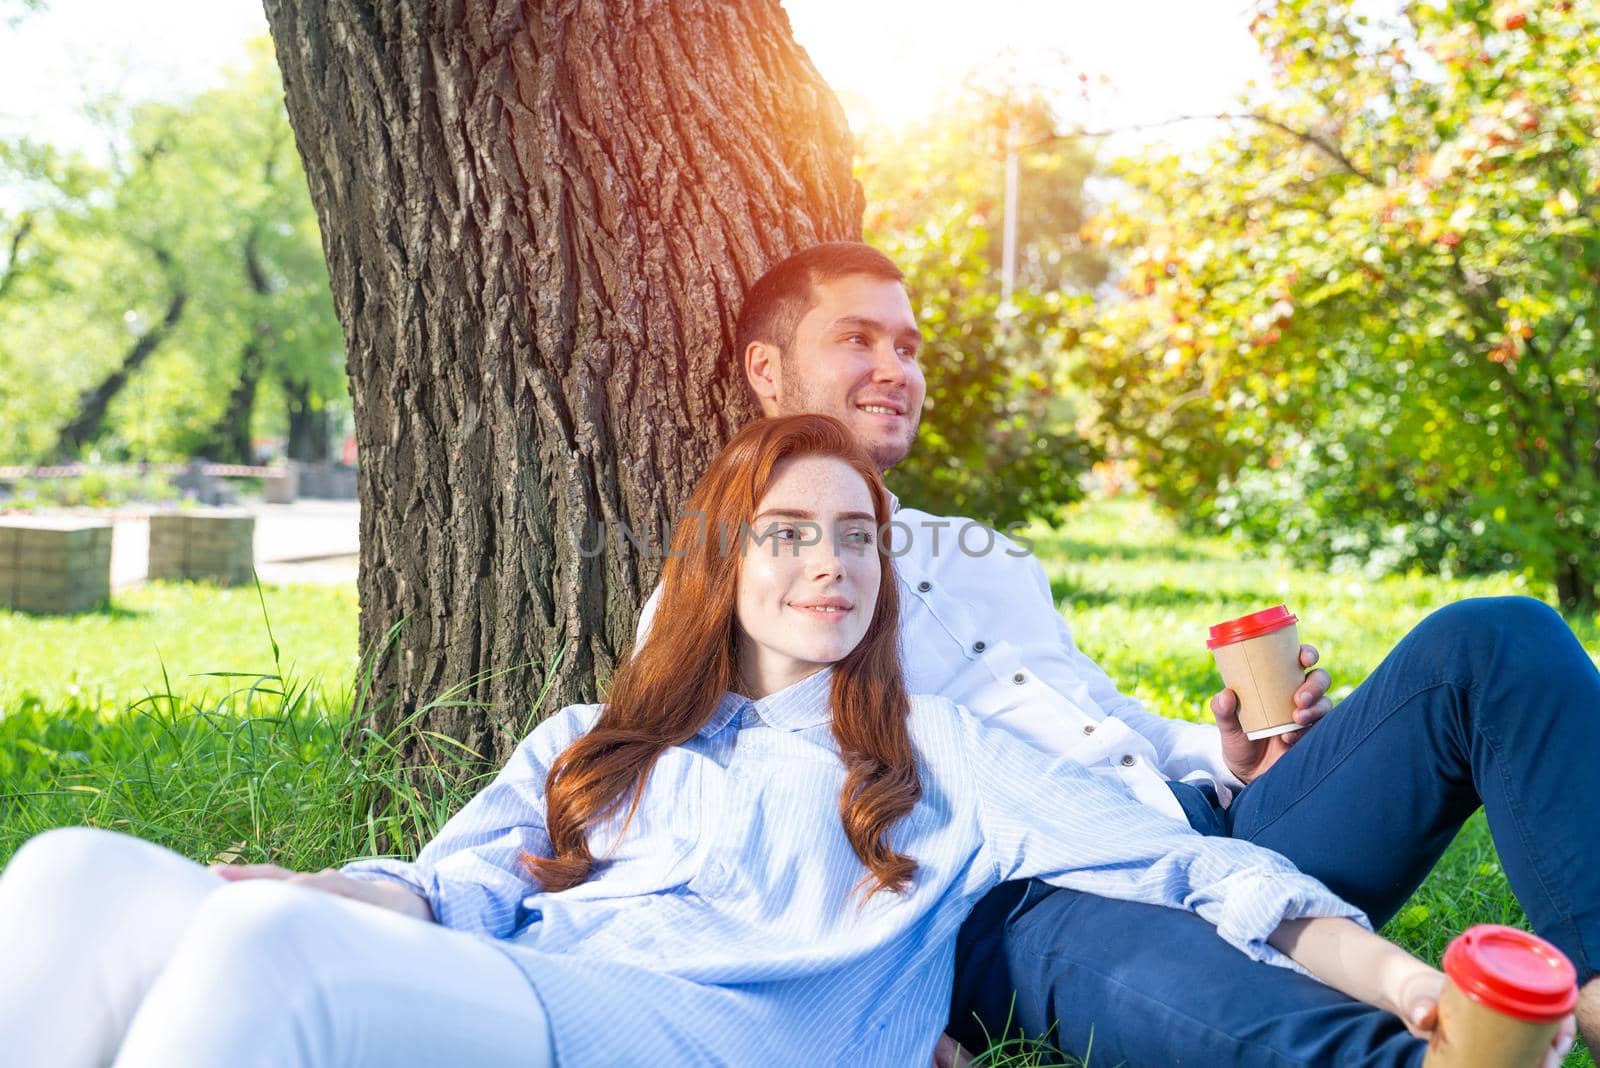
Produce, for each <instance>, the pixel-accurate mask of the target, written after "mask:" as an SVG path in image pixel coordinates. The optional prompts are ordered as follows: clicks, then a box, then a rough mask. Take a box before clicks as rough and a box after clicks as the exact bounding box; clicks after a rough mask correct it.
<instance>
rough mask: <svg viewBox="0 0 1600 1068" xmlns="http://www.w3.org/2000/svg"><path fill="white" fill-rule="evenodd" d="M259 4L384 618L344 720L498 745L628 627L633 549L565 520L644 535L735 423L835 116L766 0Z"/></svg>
mask: <svg viewBox="0 0 1600 1068" xmlns="http://www.w3.org/2000/svg"><path fill="white" fill-rule="evenodd" d="M266 11H267V18H268V21H269V23H270V25H271V30H272V36H273V38H274V40H275V42H276V45H277V51H278V60H279V63H280V65H281V67H282V69H283V74H284V85H285V89H286V95H287V102H288V109H289V117H290V120H291V123H292V125H293V127H294V130H295V136H296V140H297V143H298V146H299V150H300V153H301V156H302V157H303V159H304V161H305V165H306V172H307V175H308V179H309V183H310V187H311V196H312V201H313V203H314V204H315V206H316V209H317V213H318V218H319V220H320V222H321V225H322V234H323V243H324V251H325V253H326V255H327V259H328V266H329V272H330V276H331V283H332V287H333V296H334V301H335V306H336V308H337V310H338V314H339V318H340V320H341V322H342V324H343V327H344V332H345V344H346V354H347V360H348V371H349V374H350V382H351V392H352V395H353V398H354V404H355V423H356V438H357V442H358V445H359V448H360V454H361V475H360V480H361V481H360V485H361V499H362V520H361V570H360V579H359V585H360V598H361V641H362V643H363V647H364V648H366V649H369V650H370V649H372V648H373V647H374V646H377V645H379V644H380V643H382V642H383V640H384V639H385V636H386V634H387V633H388V632H389V629H390V628H391V626H393V625H395V624H401V626H400V630H399V635H398V638H397V639H396V640H395V641H394V642H393V643H392V645H391V646H390V647H389V648H388V649H387V651H385V652H384V653H382V654H380V656H379V658H378V660H377V665H376V671H375V673H374V693H375V696H376V699H377V700H379V701H381V702H385V703H384V704H383V705H382V706H381V708H380V711H379V712H377V713H375V725H376V726H377V727H378V728H380V729H389V728H392V727H393V726H394V725H395V724H396V723H397V722H400V721H402V720H404V719H405V718H407V717H409V716H411V715H412V714H413V713H414V712H417V711H418V710H419V709H422V710H423V711H422V714H421V715H419V716H418V717H417V718H416V720H415V721H414V726H415V727H416V728H418V729H426V730H432V731H439V732H441V733H443V734H445V735H448V736H450V737H453V738H456V739H459V740H461V741H463V742H465V743H466V745H467V746H469V747H470V748H471V749H472V750H473V751H475V752H477V753H479V754H481V755H482V756H483V757H484V758H485V759H486V760H488V761H490V762H498V761H500V760H502V759H504V758H505V757H506V756H507V755H508V754H509V752H510V748H511V746H512V745H513V744H514V742H515V741H516V740H517V738H518V737H519V736H520V735H521V733H522V732H523V730H524V729H525V728H526V726H527V725H528V724H529V723H530V722H531V720H532V718H533V717H534V716H535V715H542V714H545V713H548V712H550V711H553V710H554V709H556V708H559V707H561V706H562V705H564V704H567V703H569V702H573V701H579V700H592V699H594V698H595V696H596V693H597V689H598V686H599V685H600V684H601V683H602V682H603V681H604V680H605V679H606V678H607V677H608V676H609V675H610V674H611V672H612V671H613V669H614V667H615V665H616V663H617V660H618V657H619V656H621V655H623V654H624V653H625V651H626V650H627V648H628V646H629V645H630V643H631V641H632V637H633V628H634V623H635V619H636V616H637V614H638V610H639V608H640V606H641V604H642V602H643V600H644V598H645V596H646V595H647V594H648V592H649V589H650V587H651V585H652V583H653V582H654V580H655V578H656V575H657V571H658V565H659V563H660V561H659V559H658V557H657V556H656V554H654V553H651V552H643V553H641V552H637V551H633V550H632V549H631V548H629V549H628V550H627V551H618V550H617V548H616V547H615V546H614V545H611V546H608V549H607V551H605V552H603V553H600V554H597V555H595V554H591V553H590V552H589V551H588V550H590V549H592V548H593V547H594V546H595V544H596V538H597V532H596V524H597V523H598V522H600V521H602V520H603V521H604V522H605V523H606V524H607V525H608V526H609V527H611V528H612V529H613V530H615V529H616V528H617V527H618V526H619V525H621V524H625V525H626V526H627V527H628V528H629V529H631V530H633V531H636V532H642V531H644V530H646V529H647V528H648V529H651V530H655V531H660V530H661V529H662V525H663V523H664V522H666V521H668V520H669V519H670V517H671V515H672V514H673V513H674V512H675V510H676V507H677V505H678V503H679V502H680V501H681V500H682V499H683V497H684V496H685V495H686V494H687V491H688V489H689V488H690V487H691V485H692V484H693V480H694V479H695V478H696V476H697V475H698V474H699V473H700V472H701V471H702V470H703V469H704V466H705V464H706V463H707V461H708V460H709V458H710V457H711V455H712V454H713V453H714V452H715V450H716V449H717V448H718V447H719V446H720V445H721V444H722V442H724V441H725V440H726V439H727V438H728V436H729V435H730V434H731V433H732V432H733V430H735V429H736V428H737V427H738V426H739V425H740V424H741V423H742V422H743V421H744V420H745V419H746V418H747V417H749V416H750V415H751V414H752V413H753V411H754V408H753V405H752V404H751V403H750V401H749V399H748V398H747V397H746V395H745V390H744V387H743V383H742V379H741V377H740V376H739V375H738V374H737V373H736V369H735V368H734V366H733V363H732V358H731V355H730V352H731V349H732V344H731V334H732V328H733V321H734V316H735V314H736V312H737V309H738V306H739V301H740V295H741V293H742V291H743V289H744V287H745V286H747V285H748V284H749V283H751V282H752V281H754V279H755V278H756V277H757V276H758V275H759V274H760V273H761V272H762V271H763V270H764V269H765V268H766V267H768V266H770V265H771V264H772V263H774V262H775V261H776V260H778V259H779V258H781V257H782V256H783V255H785V254H787V253H788V252H790V251H792V250H793V249H795V248H798V247H800V246H803V245H806V244H810V243H812V242H815V241H819V240H833V239H845V238H855V237H858V235H859V234H860V219H861V207H862V205H861V194H860V190H859V187H858V186H857V185H856V183H855V182H854V180H853V179H852V177H851V151H852V143H851V138H850V134H849V131H848V128H847V127H846V124H845V120H844V117H843V114H842V112H841V111H840V109H839V107H838V104H837V102H836V100H835V99H834V97H833V95H832V93H831V92H830V91H829V90H828V88H827V87H826V86H825V85H824V84H823V83H822V81H821V79H820V78H819V77H818V75H817V73H816V71H815V69H814V68H813V67H812V65H811V63H810V60H809V59H808V57H807V56H806V55H805V53H804V52H803V51H802V50H801V49H800V48H799V47H798V46H797V45H796V44H795V42H794V40H793V38H792V37H791V35H790V31H789V26H788V19H787V16H785V15H784V13H783V11H782V9H781V7H780V6H779V4H778V2H777V0H673V2H671V3H668V2H665V0H475V2H472V3H464V2H461V0H439V2H425V0H411V2H407V0H390V2H374V0H266ZM462 686H465V687H466V689H465V690H464V691H463V692H459V693H457V694H456V695H455V697H456V699H457V700H458V701H460V700H467V701H472V702H475V703H477V704H478V705H479V706H480V707H460V706H454V707H433V708H428V707H426V706H427V705H428V703H429V702H432V701H435V700H438V699H440V698H443V697H445V696H446V695H447V692H448V691H450V690H451V689H452V688H453V687H462ZM541 692H543V693H544V697H543V701H542V703H540V701H539V697H540V694H541ZM433 745H434V743H433V742H432V741H431V740H429V739H427V738H424V737H422V736H421V735H419V734H417V733H415V732H414V731H413V732H410V733H408V735H407V740H406V741H405V743H404V748H403V752H404V753H405V755H406V758H407V760H408V761H410V762H411V763H412V764H414V765H418V764H426V763H430V762H432V754H431V753H430V752H429V749H430V748H431V747H432V746H433Z"/></svg>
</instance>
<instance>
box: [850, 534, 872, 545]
mask: <svg viewBox="0 0 1600 1068" xmlns="http://www.w3.org/2000/svg"><path fill="white" fill-rule="evenodd" d="M844 540H845V541H847V542H849V543H850V544H851V545H858V546H865V545H871V544H872V532H871V531H869V530H850V531H846V532H845V536H844Z"/></svg>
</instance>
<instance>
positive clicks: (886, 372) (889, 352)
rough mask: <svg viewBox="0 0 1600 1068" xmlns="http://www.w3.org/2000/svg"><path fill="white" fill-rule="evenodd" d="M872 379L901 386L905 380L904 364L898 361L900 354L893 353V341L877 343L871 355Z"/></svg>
mask: <svg viewBox="0 0 1600 1068" xmlns="http://www.w3.org/2000/svg"><path fill="white" fill-rule="evenodd" d="M873 355H874V357H875V359H874V360H873V362H872V377H873V380H874V381H877V382H893V383H896V384H903V383H904V382H905V380H906V367H905V363H904V362H903V361H902V360H901V359H900V354H899V353H898V352H896V351H895V345H894V341H893V340H889V341H884V342H881V343H879V345H878V346H877V350H876V351H875V352H874V353H873Z"/></svg>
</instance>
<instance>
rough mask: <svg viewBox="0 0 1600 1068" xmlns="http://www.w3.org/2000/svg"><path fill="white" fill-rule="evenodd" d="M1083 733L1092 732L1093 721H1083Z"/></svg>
mask: <svg viewBox="0 0 1600 1068" xmlns="http://www.w3.org/2000/svg"><path fill="white" fill-rule="evenodd" d="M1083 733H1085V734H1093V733H1094V724H1093V723H1085V724H1084V725H1083Z"/></svg>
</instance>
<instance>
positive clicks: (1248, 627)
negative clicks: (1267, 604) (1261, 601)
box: [1206, 604, 1295, 649]
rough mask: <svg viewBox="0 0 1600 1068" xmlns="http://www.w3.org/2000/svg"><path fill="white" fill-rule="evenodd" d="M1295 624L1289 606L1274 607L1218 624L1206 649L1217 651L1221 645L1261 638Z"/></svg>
mask: <svg viewBox="0 0 1600 1068" xmlns="http://www.w3.org/2000/svg"><path fill="white" fill-rule="evenodd" d="M1293 622H1295V617H1294V616H1292V615H1290V614H1289V609H1288V607H1287V606H1285V605H1281V604H1279V605H1273V606H1272V607H1271V608H1267V609H1263V610H1262V611H1260V612H1252V613H1250V614H1249V615H1247V616H1240V617H1239V618H1238V619H1230V620H1228V621H1227V622H1226V623H1218V624H1217V625H1216V626H1214V627H1212V628H1211V637H1210V639H1208V640H1207V641H1206V648H1207V649H1215V648H1216V647H1217V646H1219V645H1232V644H1233V643H1234V642H1242V641H1244V640H1245V639H1246V638H1259V637H1260V636H1261V635H1263V634H1271V633H1272V632H1273V631H1275V630H1282V629H1283V628H1284V627H1287V626H1288V625H1289V624H1291V623H1293Z"/></svg>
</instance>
